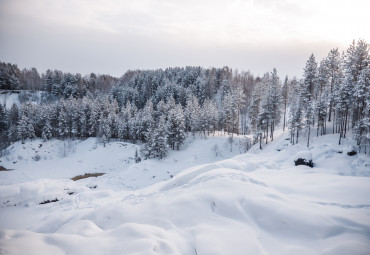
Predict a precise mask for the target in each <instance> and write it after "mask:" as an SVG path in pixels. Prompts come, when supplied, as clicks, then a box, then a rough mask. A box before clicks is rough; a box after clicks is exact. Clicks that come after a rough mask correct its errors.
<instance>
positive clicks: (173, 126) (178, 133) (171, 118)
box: [167, 104, 186, 150]
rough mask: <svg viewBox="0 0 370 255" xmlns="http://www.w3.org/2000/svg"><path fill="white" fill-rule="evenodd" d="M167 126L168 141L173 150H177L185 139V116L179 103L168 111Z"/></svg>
mask: <svg viewBox="0 0 370 255" xmlns="http://www.w3.org/2000/svg"><path fill="white" fill-rule="evenodd" d="M167 126H168V143H169V145H170V146H171V148H172V149H173V150H175V149H176V150H179V149H180V146H181V145H182V144H183V143H184V141H185V139H186V133H185V117H184V113H183V110H182V107H181V105H179V104H177V105H176V106H175V108H173V109H171V110H170V111H169V113H168V121H167Z"/></svg>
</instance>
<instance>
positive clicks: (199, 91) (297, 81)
mask: <svg viewBox="0 0 370 255" xmlns="http://www.w3.org/2000/svg"><path fill="white" fill-rule="evenodd" d="M369 61H370V58H369V45H368V44H367V43H366V42H365V41H363V40H359V41H357V42H356V41H353V43H352V44H351V45H349V47H348V48H347V50H346V51H344V52H343V53H342V52H340V51H339V50H338V49H337V48H334V49H332V50H330V52H329V53H328V55H327V57H326V58H324V59H322V60H317V59H316V58H315V56H314V54H312V55H311V56H310V57H309V58H308V60H307V62H306V63H302V67H303V68H302V77H301V78H296V77H279V74H278V71H277V70H276V69H273V70H271V71H270V72H266V73H265V74H264V75H263V76H262V77H255V76H254V75H253V74H252V73H250V72H249V71H248V72H238V71H235V70H234V71H233V70H231V69H230V68H228V67H224V68H202V67H185V68H178V67H176V68H167V69H165V70H162V69H159V70H135V71H127V72H126V73H125V74H124V75H123V76H122V77H120V78H116V77H112V76H110V75H99V74H94V73H91V74H90V75H87V76H81V75H80V74H71V73H63V72H61V71H59V70H47V71H46V72H45V73H43V74H39V73H38V71H37V70H36V69H35V68H32V69H23V70H20V69H19V68H18V67H17V65H15V64H9V63H3V62H1V63H0V89H1V90H7V91H13V92H14V93H19V94H20V95H22V93H23V92H24V91H31V92H32V93H39V95H42V96H40V98H41V102H40V103H39V104H34V103H31V102H29V101H27V100H24V102H22V104H21V105H16V104H14V105H13V106H12V107H11V108H6V107H5V106H4V105H0V138H1V147H0V149H5V148H6V147H7V146H8V145H9V144H11V143H12V142H15V141H19V140H21V141H22V142H24V141H25V140H26V139H32V138H35V137H41V138H43V139H44V140H48V139H51V138H58V139H86V138H88V137H99V138H100V139H101V142H102V143H103V144H104V146H105V144H106V143H107V142H109V141H110V139H122V140H125V141H130V142H134V143H135V142H141V143H143V146H142V151H141V155H142V156H143V157H144V158H155V157H157V158H163V157H165V156H166V154H167V152H168V150H169V149H173V150H178V149H179V148H180V147H181V145H182V144H183V143H184V141H185V139H186V136H188V135H194V134H196V133H197V134H201V135H204V136H208V135H212V134H214V133H215V132H216V131H217V132H223V133H224V134H227V135H229V136H230V137H231V139H232V136H233V134H243V135H246V134H253V141H251V143H253V144H255V143H259V146H260V147H261V148H262V146H263V144H264V143H268V141H270V140H273V139H274V136H273V135H274V130H275V129H276V127H277V126H279V127H282V128H283V130H286V129H288V130H289V132H290V141H291V143H293V144H295V143H306V144H307V146H309V145H310V144H309V143H310V136H312V135H315V136H321V135H325V134H328V133H333V134H339V135H338V138H339V140H338V143H339V144H340V143H341V142H342V139H343V138H346V136H348V132H349V131H351V132H352V134H353V138H354V139H355V140H356V142H357V145H358V147H359V148H358V149H359V151H360V152H363V153H368V149H369V145H370V85H369V84H370V66H369Z"/></svg>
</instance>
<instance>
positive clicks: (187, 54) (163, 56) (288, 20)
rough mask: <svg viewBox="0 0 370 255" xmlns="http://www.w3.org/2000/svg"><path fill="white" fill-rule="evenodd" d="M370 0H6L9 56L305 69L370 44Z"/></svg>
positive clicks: (79, 63) (52, 63) (128, 65)
mask: <svg viewBox="0 0 370 255" xmlns="http://www.w3.org/2000/svg"><path fill="white" fill-rule="evenodd" d="M369 10H370V1H368V0H351V1H340V0H310V1H306V0H279V1H274V0H187V1H184V0H136V1H132V0H81V1H76V0H0V61H2V62H11V63H13V64H17V65H18V67H20V68H31V67H36V68H37V69H38V71H39V72H45V71H46V70H47V69H58V70H61V71H63V72H72V73H77V72H78V73H81V74H83V75H84V74H89V73H91V72H94V73H100V74H110V75H113V76H117V77H119V76H121V75H123V74H124V73H125V72H126V71H127V70H135V69H157V68H167V67H175V66H180V67H185V66H202V67H205V68H208V67H223V66H229V67H231V68H233V69H234V70H235V69H238V70H239V71H242V70H244V71H247V70H250V71H251V72H252V73H253V74H255V75H263V74H264V73H265V72H270V71H272V69H273V68H274V67H275V68H277V71H278V74H279V75H280V76H285V75H288V76H290V77H292V76H297V77H298V78H299V77H301V76H302V74H303V68H304V66H305V62H306V61H307V59H308V58H309V56H310V55H311V54H312V53H313V54H314V55H315V56H316V59H317V61H320V60H321V59H322V58H324V57H325V56H326V55H327V54H328V52H329V50H330V49H332V48H336V47H338V48H339V49H340V50H341V51H343V50H346V49H347V47H348V46H349V44H351V43H352V41H353V40H358V39H364V40H365V41H367V42H368V43H369V42H370V29H369V27H368V25H369V20H368V13H367V12H368V11H369Z"/></svg>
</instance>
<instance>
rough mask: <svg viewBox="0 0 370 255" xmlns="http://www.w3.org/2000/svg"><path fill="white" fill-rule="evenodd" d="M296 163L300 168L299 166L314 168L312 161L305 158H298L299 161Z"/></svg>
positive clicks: (295, 161)
mask: <svg viewBox="0 0 370 255" xmlns="http://www.w3.org/2000/svg"><path fill="white" fill-rule="evenodd" d="M294 163H295V165H296V166H299V165H304V166H309V167H313V162H312V160H311V159H310V160H306V159H304V158H298V159H297V160H294Z"/></svg>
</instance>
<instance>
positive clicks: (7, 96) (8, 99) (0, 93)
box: [0, 90, 20, 109]
mask: <svg viewBox="0 0 370 255" xmlns="http://www.w3.org/2000/svg"><path fill="white" fill-rule="evenodd" d="M0 104H1V105H3V106H4V105H5V108H6V109H10V108H11V107H12V106H13V104H16V105H17V106H19V105H20V102H19V93H11V92H7V91H4V90H0Z"/></svg>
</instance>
